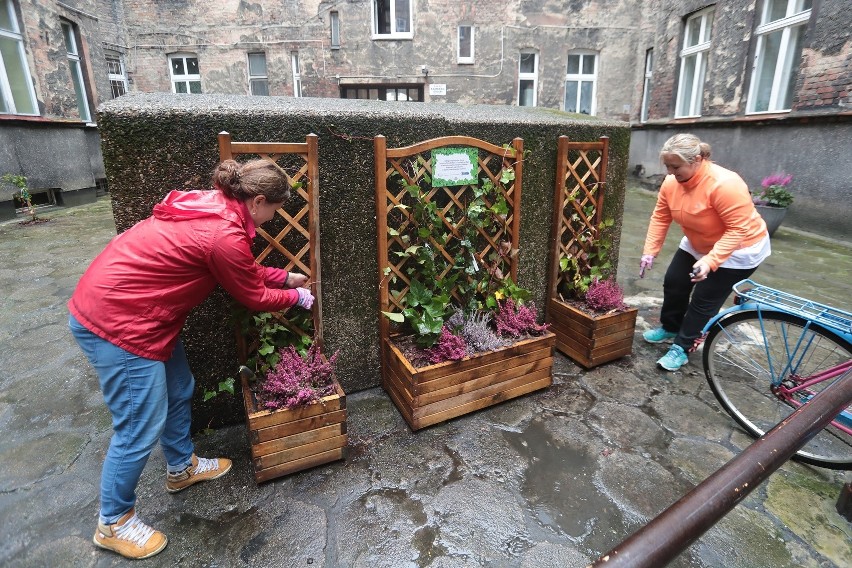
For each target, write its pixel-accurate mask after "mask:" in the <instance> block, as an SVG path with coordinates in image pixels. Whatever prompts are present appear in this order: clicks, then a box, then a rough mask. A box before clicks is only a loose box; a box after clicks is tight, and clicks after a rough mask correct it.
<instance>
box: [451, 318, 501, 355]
mask: <svg viewBox="0 0 852 568" xmlns="http://www.w3.org/2000/svg"><path fill="white" fill-rule="evenodd" d="M461 336H462V338H463V339H464V341H465V343H467V346H468V349H469V352H470V353H476V352H480V351H496V350H498V349H500V348H501V347H504V346H505V345H506V342H505V341H504V340H502V339H500V338H499V337H497V334H496V333H494V329H493V328H492V326H491V314H488V313H485V312H474V313H472V314H470V315H469V316H467V318H465V320H464V323H463V325H462V328H461Z"/></svg>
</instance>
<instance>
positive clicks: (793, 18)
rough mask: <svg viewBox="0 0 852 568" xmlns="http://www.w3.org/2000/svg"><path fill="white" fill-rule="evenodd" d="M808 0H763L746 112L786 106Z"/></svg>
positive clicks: (808, 14) (789, 103)
mask: <svg viewBox="0 0 852 568" xmlns="http://www.w3.org/2000/svg"><path fill="white" fill-rule="evenodd" d="M810 17H811V0H764V1H763V11H762V14H761V18H760V25H759V26H757V29H756V30H755V36H757V46H756V49H755V55H754V67H753V68H752V74H751V85H750V88H749V95H748V105H747V106H746V112H750V113H753V112H777V111H783V110H790V108H791V107H792V104H793V88H794V87H795V83H796V81H795V78H796V77H795V72H796V70H798V67H799V61H800V60H801V58H802V40H803V38H804V35H805V24H806V23H807V22H808V20H809V19H810Z"/></svg>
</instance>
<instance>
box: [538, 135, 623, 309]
mask: <svg viewBox="0 0 852 568" xmlns="http://www.w3.org/2000/svg"><path fill="white" fill-rule="evenodd" d="M608 159H609V138H607V137H606V136H601V138H600V141H598V142H571V141H569V139H568V137H567V136H560V137H559V143H558V146H557V156H556V188H555V191H554V192H553V224H552V227H553V239H552V245H551V262H550V271H551V272H550V297H551V298H555V297H556V295H557V291H558V290H559V289H560V287H561V285H562V284H563V282H564V281H565V276H564V275H563V274H562V272H561V271H560V269H559V264H560V260H561V259H562V258H571V259H574V260H576V262H577V263H578V268H579V270H580V272H581V273H582V274H589V272H590V271H591V268H592V260H591V259H590V258H589V256H588V255H589V253H590V252H592V251H593V250H595V247H596V246H597V243H598V239H599V237H600V228H599V227H600V224H601V221H603V203H604V193H605V191H606V167H607V161H608Z"/></svg>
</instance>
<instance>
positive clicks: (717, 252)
mask: <svg viewBox="0 0 852 568" xmlns="http://www.w3.org/2000/svg"><path fill="white" fill-rule="evenodd" d="M660 159H661V160H662V162H663V165H665V167H666V171H667V172H668V175H667V176H666V179H665V180H664V181H663V184H662V186H661V187H660V193H659V195H658V196H657V205H656V207H655V208H654V212H653V213H652V214H651V223H650V225H649V226H648V235H647V237H646V238H645V248H644V249H643V251H642V260H641V262H640V276H642V275H644V272H645V270H646V269H649V268H651V266H652V265H653V261H654V258H655V257H656V256H657V254H659V252H660V249H662V247H663V242H664V241H665V239H666V233H667V232H668V230H669V226H670V225H671V223H672V221H674V222H675V223H677V224H679V225H680V226H681V229H682V230H683V234H684V236H683V238H682V239H681V241H680V246H679V247H678V250H677V252H675V254H674V257H673V258H672V261H671V263H670V264H669V267H668V270H667V271H666V276H665V278H664V280H663V307H662V309H661V310H660V324H661V325H660V327H658V328H656V329H651V330H648V331H646V332H645V333H644V334H643V337H644V339H645V341H647V342H649V343H662V342H664V341H673V343H672V346H671V348H670V349H669V351H668V353H666V354H665V356H663V357H662V358H661V359H660V360H659V361H657V364H658V365H659V366H660V367H662V368H664V369H666V370H667V371H677V370H678V369H680V368H681V367H682V366H683V365H684V364H686V362H687V360H688V357H687V351H689V350H690V349H691V348H692V347H693V345H694V344H695V340H696V339H698V337H699V335H700V333H701V329H702V328H703V327H704V325H705V324H706V323H707V322H708V321H710V318H711V317H713V316H714V315H716V314H717V313H718V312H719V309H720V308H721V307H722V305H723V304H724V303H725V300H726V299H727V297H728V295H729V294H730V293H731V287H732V286H733V285H734V284H736V283H737V282H739V281H740V280H743V279H744V278H748V277H749V276H751V274H752V273H753V272H754V271H755V270H756V269H757V267H758V265H759V264H760V263H761V262H763V260H764V259H765V258H766V257H768V256H769V255H770V253H771V249H770V245H769V233H768V232H767V231H766V223H765V222H764V221H763V219H762V218H761V216H760V214H759V213H758V212H757V210H756V209H755V207H754V204H753V203H752V200H751V194H750V193H749V190H748V186H747V185H746V183H745V182H744V181H743V180H742V178H741V177H740V176H739V175H737V174H736V173H734V172H732V171H730V170H726V169H725V168H723V167H721V166H718V165H716V164H714V163H713V162H711V161H710V145H709V144H707V143H705V142H701V140H699V139H698V137H697V136H695V135H692V134H676V135H675V136H672V137H671V138H669V139H668V140H667V141H666V143H665V144H663V148H662V150H661V151H660ZM690 296H691V297H690Z"/></svg>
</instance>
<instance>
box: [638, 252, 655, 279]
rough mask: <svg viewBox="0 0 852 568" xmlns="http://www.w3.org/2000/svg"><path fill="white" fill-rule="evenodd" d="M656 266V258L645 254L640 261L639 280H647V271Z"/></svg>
mask: <svg viewBox="0 0 852 568" xmlns="http://www.w3.org/2000/svg"><path fill="white" fill-rule="evenodd" d="M653 266H654V257H653V256H652V255H650V254H643V255H642V258H641V259H640V260H639V278H645V271H646V270H650V269H651V268H652V267H653Z"/></svg>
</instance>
